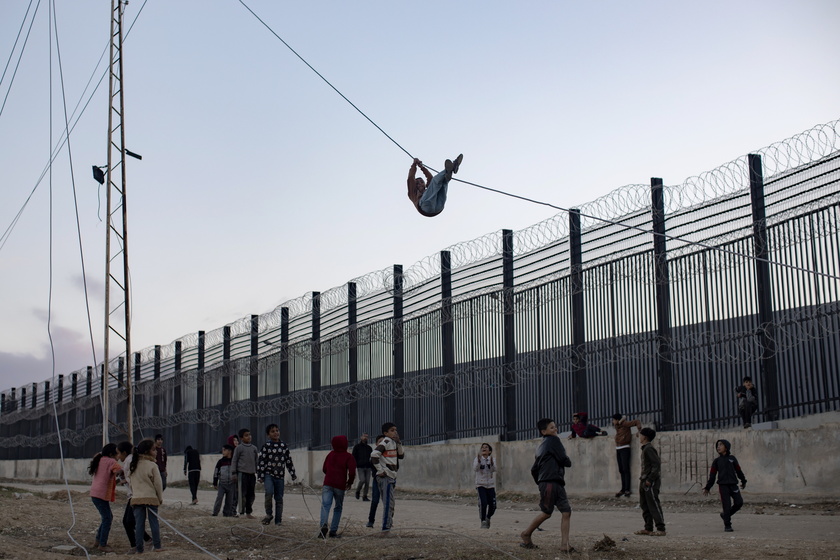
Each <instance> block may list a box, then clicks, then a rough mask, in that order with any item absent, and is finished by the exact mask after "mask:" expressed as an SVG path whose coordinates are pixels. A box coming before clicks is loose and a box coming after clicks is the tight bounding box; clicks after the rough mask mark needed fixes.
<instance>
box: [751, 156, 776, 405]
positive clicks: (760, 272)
mask: <svg viewBox="0 0 840 560" xmlns="http://www.w3.org/2000/svg"><path fill="white" fill-rule="evenodd" d="M747 157H748V161H749V169H750V204H751V206H752V218H753V246H754V248H755V261H754V262H755V290H756V296H757V299H758V320H759V332H758V339H759V344H760V345H761V371H762V374H763V379H762V387H763V395H762V397H763V400H764V403H765V404H764V407H763V408H764V410H765V414H766V416H767V419H768V420H778V419H779V391H778V384H779V381H778V369H777V366H776V339H775V329H774V327H773V292H772V283H771V281H770V262H769V258H770V251H769V246H768V243H767V219H766V214H765V209H764V172H763V170H762V164H761V156H760V155H759V154H749V156H747Z"/></svg>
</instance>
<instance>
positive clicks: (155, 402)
mask: <svg viewBox="0 0 840 560" xmlns="http://www.w3.org/2000/svg"><path fill="white" fill-rule="evenodd" d="M153 378H154V382H153V385H152V391H151V392H152V394H153V395H154V397H152V416H154V417H156V418H157V417H158V416H160V395H159V394H158V391H157V389H158V384H159V383H160V344H155V364H154V375H153Z"/></svg>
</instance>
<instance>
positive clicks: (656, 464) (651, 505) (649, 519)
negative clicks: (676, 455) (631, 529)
mask: <svg viewBox="0 0 840 560" xmlns="http://www.w3.org/2000/svg"><path fill="white" fill-rule="evenodd" d="M636 437H638V438H639V443H641V444H642V474H641V476H640V477H639V480H640V481H641V482H640V483H639V506H640V507H641V508H642V518H643V519H644V520H645V528H644V529H640V530H638V531H636V534H637V535H650V536H652V537H664V536H665V514H664V513H662V505H661V504H660V503H659V488H660V487H661V486H662V460H661V459H660V458H659V452H658V451H656V448H655V447H653V445H652V444H651V442H652V441H653V438H655V437H656V430H654V429H653V428H642V429H641V430H639V433H637V434H636ZM654 525H656V530H655V531H654V530H653V527H654Z"/></svg>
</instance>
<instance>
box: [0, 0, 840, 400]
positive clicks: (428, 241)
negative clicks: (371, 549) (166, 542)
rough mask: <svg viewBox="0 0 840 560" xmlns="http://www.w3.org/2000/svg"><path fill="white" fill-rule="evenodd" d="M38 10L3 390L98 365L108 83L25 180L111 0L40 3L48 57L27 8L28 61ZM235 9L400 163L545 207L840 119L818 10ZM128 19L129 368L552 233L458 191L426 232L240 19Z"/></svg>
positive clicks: (4, 119)
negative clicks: (258, 322)
mask: <svg viewBox="0 0 840 560" xmlns="http://www.w3.org/2000/svg"><path fill="white" fill-rule="evenodd" d="M36 3H37V2H33V3H32V4H31V5H30V2H29V0H3V1H2V2H0V64H2V65H3V67H4V68H5V70H4V71H3V74H2V81H0V106H2V112H0V231H2V232H3V234H2V238H0V390H3V391H5V390H6V389H8V388H10V387H19V386H21V385H24V384H26V385H29V384H31V383H33V382H42V381H44V380H47V379H50V378H51V377H52V376H53V375H54V374H55V375H58V374H62V373H63V374H67V373H70V372H72V371H75V370H77V369H79V368H83V367H85V366H87V365H93V363H94V360H95V359H98V358H99V357H101V352H102V339H103V314H104V310H103V291H104V287H103V285H104V282H103V277H104V260H105V250H104V242H105V221H104V219H105V217H104V208H105V190H104V188H103V187H100V186H99V184H98V183H96V182H95V181H94V180H93V179H92V177H91V165H103V164H104V163H105V161H106V157H107V152H106V147H107V146H106V138H107V137H106V134H107V120H106V119H107V116H108V96H107V80H103V81H102V82H101V83H100V84H99V87H98V89H96V90H95V93H93V96H92V98H90V103H89V104H88V105H87V106H86V107H85V108H84V112H83V114H82V115H81V118H79V119H78V124H77V125H76V126H75V128H74V129H73V131H72V133H71V135H70V142H69V143H67V144H65V146H64V147H63V149H62V151H61V152H60V153H59V155H58V156H57V158H56V160H55V162H54V164H53V166H52V168H51V171H48V172H47V173H46V175H44V177H43V179H42V180H40V181H39V178H40V177H41V175H42V173H43V172H44V170H45V169H47V164H48V162H49V154H50V150H51V146H55V145H56V144H57V142H58V140H59V139H60V138H61V136H62V133H63V131H64V127H65V112H64V106H65V105H66V106H67V111H68V113H72V112H73V111H74V110H75V108H76V107H77V104H79V102H80V100H81V105H80V106H79V108H78V109H77V114H78V111H81V110H82V107H83V106H84V105H85V103H87V101H88V98H89V97H90V93H91V91H92V88H93V87H95V86H96V83H97V82H98V81H99V79H100V78H101V77H102V75H103V73H104V72H105V71H106V65H107V54H106V55H105V57H104V58H103V57H102V55H103V52H105V49H106V47H107V46H108V41H109V31H110V27H109V25H110V24H109V21H110V15H111V14H110V1H108V0H97V1H93V0H73V1H67V0H65V1H61V0H59V1H58V2H56V12H55V13H54V14H53V15H52V20H53V23H54V24H55V28H56V33H57V36H58V38H57V40H56V36H55V35H53V37H52V41H50V33H49V21H50V14H49V12H48V4H49V3H48V2H41V3H40V4H39V7H38V12H37V14H36V15H35V18H34V22H32V26H31V32H29V34H28V39H26V44H25V49H24V38H25V37H26V35H27V32H28V29H29V25H30V21H31V17H32V10H34V9H35V4H36ZM245 4H247V5H248V6H249V7H250V8H251V9H252V10H253V11H254V12H255V13H256V14H258V15H259V16H260V17H261V18H262V19H263V20H264V21H265V22H266V23H267V24H268V25H269V26H271V28H272V29H273V30H274V31H275V32H276V33H277V34H278V35H279V36H280V37H282V38H283V39H284V40H285V41H286V42H287V43H288V44H289V45H290V46H291V47H293V48H294V49H295V50H296V51H297V52H298V53H299V54H300V55H301V56H302V57H303V58H305V59H306V60H307V62H309V64H311V65H312V66H313V67H314V68H315V69H316V70H317V71H318V72H320V73H321V74H322V75H323V76H324V77H325V78H326V79H327V80H329V81H330V82H331V83H332V84H333V85H334V86H335V87H336V88H337V89H338V90H339V91H341V93H343V94H344V95H345V96H346V97H347V98H348V99H349V100H350V101H352V102H353V103H354V104H355V105H356V106H357V107H358V108H359V109H361V110H362V111H363V112H364V113H365V114H366V115H367V116H368V117H369V118H370V119H371V120H373V121H374V122H375V123H376V124H377V125H378V126H379V127H381V129H382V130H384V131H385V132H386V133H387V134H388V135H389V136H390V137H391V138H393V140H394V141H395V142H397V143H399V144H400V145H401V146H402V147H403V148H405V150H407V151H408V152H410V153H411V154H412V155H414V156H416V157H419V158H420V159H422V160H423V161H424V162H426V163H427V164H428V165H430V166H432V167H434V168H437V169H440V168H442V166H443V161H444V159H446V158H453V157H454V156H456V155H457V154H458V153H463V154H464V162H463V164H462V167H461V171H460V173H459V175H458V176H457V177H458V178H460V179H463V180H466V181H471V182H474V183H478V184H481V185H486V186H488V187H492V188H495V189H499V190H502V191H506V192H511V193H515V194H517V195H521V196H524V197H528V198H532V199H536V200H540V201H545V202H550V203H552V204H554V205H557V206H560V207H563V208H570V207H574V206H577V205H581V204H583V203H586V202H589V201H592V200H594V199H596V198H598V197H600V196H604V195H606V194H607V193H609V192H611V191H613V190H615V189H617V188H618V187H620V186H622V185H626V184H634V183H642V184H645V183H649V182H650V178H651V177H661V178H663V180H664V182H665V184H666V185H677V184H680V183H682V182H683V181H684V180H685V179H686V178H687V177H691V176H694V175H698V174H700V173H702V172H704V171H707V170H710V169H713V168H715V167H717V166H719V165H722V164H724V163H726V162H728V161H731V160H733V159H735V158H737V157H739V156H741V155H743V154H746V153H748V152H750V151H754V150H757V149H760V148H762V147H765V146H767V145H769V144H772V143H774V142H777V141H780V140H784V139H785V138H788V137H790V136H793V135H795V134H798V133H800V132H802V131H805V130H807V129H809V128H811V127H813V126H815V125H818V124H821V123H826V122H829V121H832V120H835V119H837V118H838V117H840V105H838V103H837V99H838V92H840V72H838V71H837V53H838V52H840V35H838V33H837V24H838V22H840V3H838V2H837V1H835V0H801V1H797V2H791V1H789V0H784V1H781V0H762V1H757V0H744V1H739V2H729V1H726V2H724V1H707V2H672V1H638V2H626V1H618V0H604V1H600V2H591V1H589V2H583V1H580V2H571V1H551V2H549V1H535V2H528V3H522V2H516V3H514V2H498V1H492V0H490V1H488V0H483V1H480V2H479V1H464V2H443V1H437V0H429V1H426V2H423V3H407V2H392V1H370V2H338V1H328V2H278V1H275V0H245ZM27 8H29V9H30V11H29V16H27V17H26V19H25V14H26V13H27ZM125 17H126V25H128V24H130V23H131V22H134V21H135V19H136V23H135V24H134V27H133V29H132V30H131V33H130V35H129V36H128V38H127V40H126V43H125V47H124V49H125V51H124V64H125V69H124V88H125V98H126V109H125V133H126V146H127V147H128V149H130V150H132V151H134V152H137V153H139V154H142V156H143V160H142V161H137V160H129V161H128V163H127V173H128V200H129V230H130V243H131V245H130V258H131V289H132V293H133V296H132V305H133V323H132V332H133V339H132V346H133V348H134V350H141V349H144V348H147V347H150V346H153V345H155V344H161V345H166V344H169V343H170V342H171V341H173V340H176V339H178V338H180V337H181V336H183V335H186V334H190V333H195V332H196V331H198V330H206V331H210V330H213V329H216V328H219V327H221V326H223V325H225V324H228V323H231V322H233V321H235V320H237V319H239V318H241V317H244V316H247V315H250V314H252V313H265V312H267V311H269V310H271V309H273V308H275V307H277V306H278V305H281V304H282V303H283V302H286V301H288V300H291V299H294V298H297V297H299V296H301V295H303V294H305V293H307V292H311V291H325V290H327V289H329V288H332V287H335V286H339V285H342V284H344V283H345V282H347V281H348V280H351V279H353V278H355V277H359V276H362V275H364V274H366V273H368V272H371V271H374V270H380V269H383V268H386V267H389V266H391V265H393V264H397V263H398V264H403V265H404V266H406V267H408V266H410V265H412V264H413V263H415V262H417V261H419V260H421V259H423V258H425V257H427V256H429V255H433V254H435V253H437V252H438V251H440V250H441V249H444V248H446V247H449V246H452V245H455V244H457V243H459V242H462V241H466V240H470V239H474V238H477V237H480V236H482V235H484V234H486V233H489V232H493V231H498V230H500V229H503V228H504V229H514V230H518V229H523V228H526V227H528V226H529V225H532V224H534V223H537V222H540V221H542V220H545V219H547V218H549V217H551V216H552V215H554V214H555V213H556V211H555V210H552V209H550V208H547V207H545V206H541V205H537V204H533V203H528V202H524V201H521V200H515V199H512V198H509V197H506V196H502V195H500V194H497V193H492V192H488V191H485V190H481V189H478V188H475V187H472V186H468V185H464V184H462V183H452V185H451V187H450V191H449V201H448V203H447V206H446V209H445V210H444V212H443V213H442V214H440V215H439V216H437V217H435V218H426V217H423V216H421V215H420V214H418V213H417V211H416V210H415V209H414V208H413V206H412V204H411V202H410V201H409V200H408V198H407V197H406V192H405V190H406V187H405V185H406V175H407V173H408V168H409V166H410V164H411V158H410V157H409V156H408V155H407V154H406V153H404V152H403V151H402V150H401V149H400V148H399V147H398V146H397V145H395V143H394V142H392V141H391V140H390V139H389V138H388V137H386V136H385V135H384V134H383V133H382V132H381V131H380V130H378V129H377V128H376V127H374V126H373V125H372V124H371V123H370V122H369V121H368V120H366V119H365V118H364V117H363V116H362V115H360V114H359V113H358V112H357V111H356V110H355V109H354V108H353V107H352V106H351V105H349V104H348V103H347V101H345V100H344V99H342V98H341V97H340V96H339V95H338V94H337V93H336V92H335V91H334V90H332V89H331V88H330V87H329V86H328V85H327V84H325V83H324V81H323V80H321V78H319V77H318V76H317V75H316V74H315V73H314V72H313V71H312V70H311V69H310V68H308V67H307V66H306V65H305V64H304V63H303V62H301V61H300V60H299V59H298V58H297V57H296V56H295V55H294V54H293V53H292V52H290V51H289V49H288V48H287V47H286V46H284V45H283V43H282V42H281V41H280V40H278V39H277V37H275V36H274V35H272V34H271V32H269V31H268V30H267V29H266V28H265V27H264V26H263V25H262V24H261V23H260V22H259V21H258V20H257V19H256V18H255V17H254V16H253V15H252V14H251V13H250V12H249V11H248V10H247V9H246V8H245V7H244V6H243V4H242V3H240V2H239V1H237V0H225V1H222V0H212V1H210V0H203V1H198V0H179V1H172V0H165V1H164V0H146V1H145V2H144V1H143V0H133V1H132V2H131V3H130V4H129V5H128V6H127V7H126V11H125ZM22 26H23V27H22ZM21 28H22V31H21V32H20V38H19V39H17V43H16V38H18V35H19V30H21ZM59 55H60V57H59ZM89 80H92V81H91V82H90V84H89ZM62 85H63V87H62ZM86 88H87V89H86ZM73 122H76V121H75V117H74V118H73V119H72V120H71V123H73ZM68 148H69V150H68ZM71 161H72V171H73V174H72V175H71ZM74 186H75V200H76V202H75V203H74ZM30 195H31V198H30ZM51 200H52V203H51ZM76 204H77V205H78V216H79V227H80V229H81V247H82V249H83V252H84V263H85V267H86V277H87V286H88V295H89V297H90V310H91V319H90V320H91V324H92V332H93V341H92V342H91V337H90V334H89V332H88V318H87V311H86V306H85V298H84V291H83V282H82V279H83V271H82V264H81V260H80V242H79V235H78V232H77V226H76ZM19 213H20V214H19ZM18 215H19V218H18ZM51 232H52V233H51ZM50 235H52V254H50ZM48 314H49V316H50V331H49V332H48V329H47V317H48ZM50 335H51V337H52V341H53V344H54V352H55V368H53V358H52V352H51V349H50ZM92 345H93V348H94V349H92ZM94 353H95V354H96V358H95V357H94Z"/></svg>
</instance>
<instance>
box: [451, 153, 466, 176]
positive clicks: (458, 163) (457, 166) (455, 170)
mask: <svg viewBox="0 0 840 560" xmlns="http://www.w3.org/2000/svg"><path fill="white" fill-rule="evenodd" d="M463 160H464V154H458V157H456V158H455V161H453V162H452V173H458V169H460V167H461V162H462V161H463Z"/></svg>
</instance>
